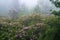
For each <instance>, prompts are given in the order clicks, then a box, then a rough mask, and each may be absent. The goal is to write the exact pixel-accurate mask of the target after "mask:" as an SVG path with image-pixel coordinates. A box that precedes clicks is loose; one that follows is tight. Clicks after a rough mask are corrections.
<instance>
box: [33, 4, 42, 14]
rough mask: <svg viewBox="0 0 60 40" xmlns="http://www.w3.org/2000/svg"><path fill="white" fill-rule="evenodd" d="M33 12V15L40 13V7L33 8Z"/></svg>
mask: <svg viewBox="0 0 60 40" xmlns="http://www.w3.org/2000/svg"><path fill="white" fill-rule="evenodd" d="M33 12H35V13H40V12H41V11H40V6H39V5H38V4H37V5H36V6H35V8H34V10H33Z"/></svg>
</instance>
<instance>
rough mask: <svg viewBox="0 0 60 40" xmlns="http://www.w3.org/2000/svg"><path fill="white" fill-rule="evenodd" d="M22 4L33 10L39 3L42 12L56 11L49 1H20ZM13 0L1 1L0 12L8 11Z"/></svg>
mask: <svg viewBox="0 0 60 40" xmlns="http://www.w3.org/2000/svg"><path fill="white" fill-rule="evenodd" d="M18 1H19V3H20V4H25V5H26V6H27V7H28V8H33V7H34V6H36V5H37V4H38V2H39V4H40V8H41V9H42V11H48V10H50V9H54V6H53V5H52V4H51V2H50V1H49V0H18ZM11 4H12V0H0V12H3V11H4V10H7V9H9V8H10V7H11Z"/></svg>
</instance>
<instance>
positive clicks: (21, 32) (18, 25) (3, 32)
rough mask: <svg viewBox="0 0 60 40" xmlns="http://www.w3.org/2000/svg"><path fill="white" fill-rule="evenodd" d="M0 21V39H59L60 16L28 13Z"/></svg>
mask: <svg viewBox="0 0 60 40" xmlns="http://www.w3.org/2000/svg"><path fill="white" fill-rule="evenodd" d="M43 19H45V20H43ZM0 20H2V19H0ZM0 22H1V24H0V27H1V28H0V39H1V40H60V31H59V30H60V16H54V15H52V16H48V17H46V18H45V17H44V18H43V17H42V16H41V15H29V16H24V17H21V18H20V19H16V20H7V21H6V20H2V21H0ZM4 22H5V23H4Z"/></svg>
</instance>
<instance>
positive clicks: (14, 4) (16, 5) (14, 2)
mask: <svg viewBox="0 0 60 40" xmlns="http://www.w3.org/2000/svg"><path fill="white" fill-rule="evenodd" d="M19 12H20V10H19V1H18V0H12V7H11V9H10V10H9V16H10V18H11V19H16V18H18V13H19Z"/></svg>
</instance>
